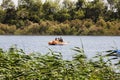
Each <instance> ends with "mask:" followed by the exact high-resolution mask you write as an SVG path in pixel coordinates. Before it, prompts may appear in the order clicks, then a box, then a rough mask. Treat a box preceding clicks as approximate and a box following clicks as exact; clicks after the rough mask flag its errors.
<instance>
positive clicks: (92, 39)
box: [0, 36, 120, 59]
mask: <svg viewBox="0 0 120 80" xmlns="http://www.w3.org/2000/svg"><path fill="white" fill-rule="evenodd" d="M56 37H60V36H0V48H3V49H4V50H7V49H8V48H10V47H11V46H12V45H17V47H18V48H21V49H23V50H24V51H25V52H26V53H27V54H29V53H31V52H40V53H42V54H45V53H47V52H49V48H50V49H52V50H53V51H56V52H61V53H62V55H63V58H64V59H71V58H72V56H73V55H74V54H75V53H76V52H74V51H73V50H72V48H74V47H80V48H81V47H82V44H83V46H84V50H85V54H86V55H87V57H88V58H92V57H93V56H95V54H96V53H97V52H102V51H106V50H111V49H112V50H113V49H115V48H118V49H120V36H61V37H62V38H63V39H64V41H66V42H69V44H67V45H63V46H60V45H57V46H50V45H48V42H49V41H51V40H53V39H54V38H56ZM81 41H82V44H81Z"/></svg>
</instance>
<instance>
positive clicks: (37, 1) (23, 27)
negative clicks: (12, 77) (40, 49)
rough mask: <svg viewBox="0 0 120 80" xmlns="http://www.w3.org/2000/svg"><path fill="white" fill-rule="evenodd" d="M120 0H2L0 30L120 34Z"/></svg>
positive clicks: (48, 33) (23, 33)
mask: <svg viewBox="0 0 120 80" xmlns="http://www.w3.org/2000/svg"><path fill="white" fill-rule="evenodd" d="M119 5H120V0H106V1H104V0H103V1H102V0H93V1H87V0H76V1H72V0H63V2H61V0H54V1H52V0H46V1H45V2H44V3H43V2H42V0H18V5H17V6H15V4H14V3H13V2H12V0H3V2H2V4H1V5H0V34H15V35H120V6H119Z"/></svg>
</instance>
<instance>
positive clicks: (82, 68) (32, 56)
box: [0, 47, 120, 80]
mask: <svg viewBox="0 0 120 80" xmlns="http://www.w3.org/2000/svg"><path fill="white" fill-rule="evenodd" d="M73 50H74V51H76V54H75V55H74V56H73V59H72V60H65V59H63V58H62V54H61V53H59V52H58V53H56V52H53V51H52V50H50V51H49V52H48V53H47V54H40V53H29V54H26V53H25V52H24V51H23V50H22V49H17V48H14V47H11V48H10V49H9V50H7V51H4V50H3V49H0V80H119V79H120V72H119V71H120V63H118V64H116V65H114V64H112V62H111V59H110V58H109V59H108V60H106V59H107V57H106V59H105V56H102V55H101V54H98V55H96V56H95V57H94V58H96V59H92V60H88V59H87V57H86V55H85V53H84V50H83V49H81V48H79V47H75V48H74V49H73ZM108 52H110V51H108ZM68 54H69V53H68ZM104 59H105V60H104Z"/></svg>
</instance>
